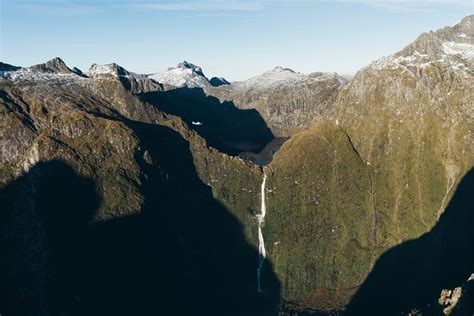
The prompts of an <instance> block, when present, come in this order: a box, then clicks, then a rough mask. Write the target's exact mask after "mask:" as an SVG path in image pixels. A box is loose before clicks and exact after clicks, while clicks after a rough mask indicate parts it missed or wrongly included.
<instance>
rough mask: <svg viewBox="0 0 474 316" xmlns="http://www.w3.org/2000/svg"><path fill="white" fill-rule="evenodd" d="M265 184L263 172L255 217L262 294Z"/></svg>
mask: <svg viewBox="0 0 474 316" xmlns="http://www.w3.org/2000/svg"><path fill="white" fill-rule="evenodd" d="M266 182H267V175H266V173H265V171H264V172H263V181H262V186H261V187H260V195H261V204H260V214H259V215H257V223H258V267H257V292H259V293H263V291H262V287H261V271H262V267H263V263H264V262H265V258H266V256H267V252H266V250H265V240H264V239H263V233H262V224H263V222H264V220H265V214H266V213H267V207H266V205H265V184H266Z"/></svg>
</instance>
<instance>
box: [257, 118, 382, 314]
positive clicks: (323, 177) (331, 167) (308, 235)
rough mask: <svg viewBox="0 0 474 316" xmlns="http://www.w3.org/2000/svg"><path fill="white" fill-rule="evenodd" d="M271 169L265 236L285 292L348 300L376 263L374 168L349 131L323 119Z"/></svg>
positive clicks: (308, 302) (316, 304)
mask: <svg viewBox="0 0 474 316" xmlns="http://www.w3.org/2000/svg"><path fill="white" fill-rule="evenodd" d="M267 173H268V176H269V179H268V184H267V190H268V193H267V203H268V215H267V218H266V221H265V227H264V235H265V241H266V244H267V245H268V246H267V248H268V250H269V253H270V259H271V261H272V262H273V264H274V269H275V271H276V273H277V275H278V276H279V277H280V280H281V283H282V293H283V297H284V298H285V299H287V300H289V301H293V302H295V303H298V304H300V305H301V306H302V307H312V308H320V309H326V308H331V307H334V304H336V305H337V304H343V303H344V301H345V300H347V297H348V296H349V295H351V294H352V292H353V290H352V289H353V288H354V287H355V286H356V285H358V284H359V283H360V282H361V281H362V280H363V279H364V277H365V276H366V275H367V273H368V272H369V269H370V264H371V261H372V250H371V249H372V248H373V247H374V242H373V236H374V234H375V227H374V225H375V223H374V221H375V219H374V209H373V196H372V192H371V179H370V171H369V169H368V167H367V166H366V164H365V163H364V161H362V160H361V158H360V157H359V155H358V153H357V152H356V151H355V150H354V148H353V147H352V145H351V143H350V140H349V138H348V136H347V135H346V133H345V132H344V131H343V130H341V129H340V128H339V127H338V126H336V125H335V124H333V123H320V124H317V125H315V126H314V127H312V128H310V129H308V130H306V131H304V132H302V133H299V134H297V135H295V136H293V137H292V138H291V140H289V141H287V142H286V143H285V144H284V145H283V147H282V148H281V149H280V150H279V151H278V152H277V153H276V154H275V157H274V160H273V162H272V164H271V165H270V167H269V168H268V169H267Z"/></svg>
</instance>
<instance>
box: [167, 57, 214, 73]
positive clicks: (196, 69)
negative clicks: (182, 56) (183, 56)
mask: <svg viewBox="0 0 474 316" xmlns="http://www.w3.org/2000/svg"><path fill="white" fill-rule="evenodd" d="M177 68H181V69H192V70H193V71H194V72H195V73H197V74H198V75H200V76H203V77H205V75H204V73H203V71H202V68H201V67H199V66H196V65H195V64H192V63H190V62H187V61H186V60H185V61H183V62H181V63H179V64H178V66H177ZM168 69H173V68H172V67H171V68H168Z"/></svg>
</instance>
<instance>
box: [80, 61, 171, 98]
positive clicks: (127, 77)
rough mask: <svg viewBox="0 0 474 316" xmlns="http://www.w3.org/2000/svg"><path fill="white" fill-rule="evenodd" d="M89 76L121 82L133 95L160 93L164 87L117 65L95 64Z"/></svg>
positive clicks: (88, 73)
mask: <svg viewBox="0 0 474 316" xmlns="http://www.w3.org/2000/svg"><path fill="white" fill-rule="evenodd" d="M87 76H89V77H90V78H93V79H98V80H119V81H120V82H121V83H122V84H123V85H124V87H125V88H126V89H127V90H130V91H132V92H133V93H143V92H149V91H159V90H162V89H163V86H162V85H161V84H160V83H158V82H156V81H155V80H153V79H151V78H147V77H146V76H145V75H138V74H135V73H132V72H129V71H128V70H126V69H125V68H123V67H122V66H119V65H117V64H116V63H112V64H105V65H97V64H93V65H92V66H91V67H90V69H89V71H88V72H87Z"/></svg>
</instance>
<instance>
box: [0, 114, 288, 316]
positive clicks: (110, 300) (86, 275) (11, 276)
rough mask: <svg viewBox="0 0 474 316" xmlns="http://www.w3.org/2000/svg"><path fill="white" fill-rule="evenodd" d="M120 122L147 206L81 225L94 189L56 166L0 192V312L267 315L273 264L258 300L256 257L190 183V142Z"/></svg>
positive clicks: (194, 180) (275, 290)
mask: <svg viewBox="0 0 474 316" xmlns="http://www.w3.org/2000/svg"><path fill="white" fill-rule="evenodd" d="M126 124H127V125H128V126H129V127H130V128H132V129H133V130H134V131H135V133H136V135H137V136H138V137H139V139H140V143H141V144H140V145H141V148H142V149H141V151H140V152H137V153H136V157H135V159H136V160H137V161H138V162H139V164H140V167H141V172H142V175H143V177H142V184H141V186H140V191H141V193H142V195H143V196H144V198H145V199H144V202H143V206H142V208H141V210H140V212H138V213H136V214H135V215H130V216H126V217H124V218H118V219H113V220H109V221H106V222H101V223H94V224H89V218H90V217H91V215H93V213H94V212H96V210H97V209H98V207H99V201H100V197H99V195H98V194H97V190H96V189H95V187H96V186H95V184H94V182H93V181H92V180H91V179H86V178H83V177H82V176H80V175H78V174H76V173H75V171H74V170H73V169H72V168H71V167H70V166H68V165H67V164H66V163H64V162H61V161H53V162H47V163H39V164H37V165H36V166H35V167H33V168H32V169H31V170H30V171H29V172H28V173H27V174H26V175H24V176H21V177H19V178H18V179H16V180H14V181H13V182H11V183H10V184H8V185H7V186H6V187H4V188H3V189H2V190H1V191H0V202H1V203H2V204H0V205H2V209H1V212H0V220H1V225H2V226H1V230H0V234H1V239H0V251H1V253H2V255H1V256H0V258H2V259H0V264H1V266H0V268H1V269H0V279H2V280H7V282H1V284H0V291H1V292H0V295H1V296H0V310H2V311H4V312H5V315H22V314H26V312H29V311H35V312H37V311H56V312H57V311H67V312H69V314H71V315H76V314H77V315H79V314H80V315H112V314H118V315H149V314H158V315H273V314H276V309H277V306H278V304H279V301H280V297H279V293H280V286H279V282H278V280H277V278H276V276H275V275H274V273H273V271H272V268H271V265H270V263H267V265H266V266H267V268H268V269H267V271H266V273H265V274H264V276H263V282H264V290H265V294H264V295H258V294H257V291H256V288H257V284H256V267H257V258H258V253H257V251H256V250H255V248H254V247H252V246H251V245H250V244H248V243H247V241H246V240H245V237H244V234H243V229H242V226H241V224H240V222H239V221H238V220H237V219H236V218H235V217H234V216H233V215H232V214H230V212H229V211H227V210H226V209H225V208H224V207H223V206H222V205H221V204H220V203H218V202H217V201H216V200H215V199H214V198H213V196H212V192H211V190H210V188H209V187H208V186H206V185H204V183H202V182H201V180H200V178H199V177H198V176H197V174H196V171H195V167H194V164H193V160H192V156H191V153H190V151H189V144H188V143H187V142H186V141H185V140H184V139H183V138H182V137H181V136H180V135H179V134H178V133H176V132H174V131H172V130H171V129H169V128H167V127H163V126H157V125H151V124H144V123H137V122H132V121H126ZM33 258H34V259H33ZM32 260H33V261H32ZM44 289H47V291H45V290H44ZM9 312H10V313H9ZM2 315H3V314H2Z"/></svg>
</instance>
